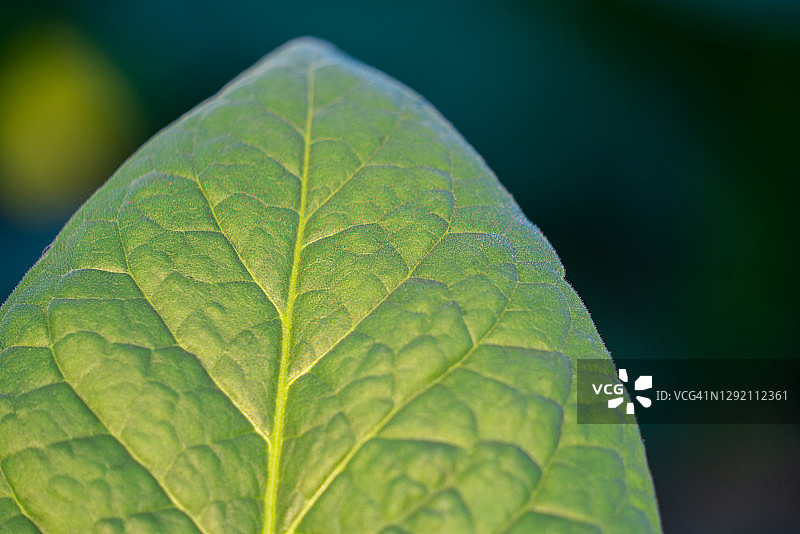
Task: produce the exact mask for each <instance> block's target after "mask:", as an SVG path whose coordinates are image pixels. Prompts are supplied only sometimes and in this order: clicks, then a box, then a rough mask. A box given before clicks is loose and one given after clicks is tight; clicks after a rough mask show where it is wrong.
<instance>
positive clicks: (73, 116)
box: [0, 0, 800, 533]
mask: <svg viewBox="0 0 800 534" xmlns="http://www.w3.org/2000/svg"><path fill="white" fill-rule="evenodd" d="M33 4H34V3H22V2H17V3H14V4H12V5H9V6H5V7H4V15H3V17H2V19H0V250H2V253H1V256H2V258H3V259H2V262H0V301H2V300H5V297H6V296H7V295H8V294H9V293H10V292H11V291H12V290H13V288H14V286H15V285H16V283H17V282H18V281H19V280H20V279H21V278H22V276H23V275H24V274H25V272H26V270H27V269H28V268H29V267H30V266H31V265H32V264H33V263H34V262H35V261H36V260H37V259H38V258H39V256H40V255H41V253H42V251H43V249H44V248H45V247H46V246H47V244H48V243H50V241H51V240H52V239H53V238H54V237H55V235H56V233H57V232H58V230H59V229H60V228H61V226H62V225H63V224H64V222H65V221H66V220H67V218H68V217H69V215H70V214H71V213H72V212H74V210H75V209H76V208H77V207H78V206H79V205H80V204H81V202H83V201H84V200H85V199H86V198H87V196H88V195H89V194H90V193H91V192H92V191H93V190H94V189H95V188H96V187H97V186H99V185H100V184H101V183H102V182H103V181H104V180H105V179H106V178H107V177H108V176H109V175H110V174H111V173H112V172H113V171H114V169H115V168H116V167H117V166H119V165H120V164H121V163H122V161H123V160H124V158H125V157H127V156H128V155H129V154H130V153H131V152H132V151H133V150H135V149H136V148H137V147H138V146H139V145H140V144H141V143H142V142H144V141H145V140H146V139H147V138H149V137H150V136H151V135H152V134H154V133H155V132H156V131H157V130H159V129H160V128H162V127H164V126H166V125H167V124H169V123H170V122H171V121H172V120H174V119H176V118H177V117H179V116H180V115H181V114H182V113H184V112H186V111H188V110H189V109H190V108H191V107H193V106H194V105H196V104H197V103H199V102H200V101H202V100H203V99H205V98H207V97H208V96H210V95H212V94H213V93H215V92H216V91H217V90H218V89H219V88H220V87H221V86H222V85H223V84H224V83H225V82H227V81H228V80H230V79H231V78H232V77H233V76H235V75H236V74H238V73H239V72H241V71H242V70H244V69H246V68H247V67H249V66H250V65H251V64H252V63H254V62H255V61H257V60H258V59H259V58H260V57H261V56H262V55H264V54H265V53H267V52H269V51H270V50H272V49H273V48H275V47H276V46H278V45H280V44H282V43H283V42H284V41H286V40H288V39H290V38H293V37H296V36H300V35H315V36H318V37H322V38H324V39H328V40H330V41H332V42H333V43H334V44H336V45H337V46H339V47H340V48H342V49H344V50H345V51H346V52H348V53H350V54H351V55H354V56H355V57H357V58H359V59H361V60H363V61H365V62H366V63H368V64H370V65H373V66H375V67H377V68H379V69H381V70H383V71H385V72H387V73H388V74H390V75H391V76H394V77H396V78H397V79H399V80H401V81H402V82H404V83H405V84H407V85H409V86H410V87H412V88H413V89H415V90H416V91H418V92H419V93H421V94H422V95H424V96H425V97H426V98H427V99H428V100H430V101H431V102H432V103H433V105H435V106H436V107H437V108H438V109H439V110H440V111H441V112H442V113H443V114H444V115H445V117H447V118H448V119H449V120H450V121H452V122H453V124H454V125H455V127H456V128H457V129H458V130H459V131H460V132H461V133H462V134H463V135H464V137H466V138H467V140H468V141H469V142H470V143H472V145H473V146H475V148H476V149H477V150H478V152H479V153H481V154H482V155H483V156H484V158H485V159H486V161H487V163H488V164H489V166H490V167H491V168H492V169H493V170H494V171H495V172H496V173H497V175H498V176H499V178H500V180H501V181H502V182H503V183H504V184H505V186H506V187H507V188H508V189H509V190H510V191H511V192H512V193H513V195H514V196H515V197H516V199H517V201H518V202H519V203H520V205H521V206H522V208H523V209H524V211H525V212H526V213H527V215H528V216H529V218H530V219H531V220H533V221H534V222H535V223H536V224H537V225H539V227H540V228H541V229H542V230H543V231H544V233H545V235H547V236H548V238H549V239H550V240H551V242H552V243H553V245H554V246H555V248H556V250H557V251H558V253H559V255H560V256H561V259H562V261H563V262H564V264H565V265H566V267H567V278H568V280H569V281H570V282H571V283H572V284H573V285H574V287H575V288H576V289H577V291H578V293H579V294H580V295H581V297H582V298H583V300H584V302H585V303H586V305H587V307H588V308H589V310H590V311H591V313H592V317H593V319H594V321H595V324H596V325H597V328H598V330H599V331H600V333H601V334H602V335H603V337H604V340H605V342H606V345H607V346H608V348H609V350H610V351H611V352H612V354H614V355H615V356H617V357H625V358H639V357H660V358H670V357H674V358H692V357H721V358H726V357H754V358H755V357H771V358H782V357H790V358H794V357H796V356H797V354H796V340H797V336H798V324H799V323H798V319H800V317H799V315H800V313H799V312H798V304H800V298H799V297H800V291H798V261H797V260H798V244H800V240H798V229H799V228H800V224H799V223H800V221H799V220H798V219H800V216H799V215H798V212H799V211H800V210H798V206H797V204H798V200H800V196H799V195H798V179H800V2H796V1H793V0H645V1H643V0H603V1H602V2H598V1H590V0H560V1H558V2H538V1H531V0H526V1H521V0H519V1H513V0H496V1H492V2H489V1H485V2H478V1H474V0H473V1H467V0H451V1H440V2H431V1H430V0H428V1H423V0H406V1H404V2H393V1H392V2H371V1H369V2H368V1H362V2H353V3H349V4H343V3H342V2H318V1H313V0H310V1H306V2H303V3H295V2H283V5H266V4H265V3H258V4H255V3H253V4H251V3H248V2H243V1H237V0H231V1H229V2H225V3H222V2H212V1H208V0H194V1H192V2H189V1H180V2H173V3H167V2H162V1H156V0H140V1H139V2H108V3H99V2H88V1H72V2H64V3H59V2H49V3H47V2H45V3H42V2H38V3H36V5H35V6H34V5H33ZM642 433H643V436H644V438H645V444H646V446H647V451H648V457H649V460H650V464H651V468H652V473H653V477H654V480H655V486H656V492H657V494H658V497H659V502H660V507H661V513H662V519H663V524H664V528H665V531H666V532H668V533H672V532H677V533H694V532H698V533H699V532H703V533H706V532H726V533H739V532H741V533H745V532H746V533H750V532H761V533H771V532H781V533H783V532H790V531H795V532H797V531H800V512H798V509H797V503H798V502H800V501H799V499H800V429H798V428H797V427H795V426H790V425H775V426H767V425H749V426H744V425H742V426H735V425H710V426H703V425H683V426H679V425H661V426H658V425H650V426H644V427H643V428H642Z"/></svg>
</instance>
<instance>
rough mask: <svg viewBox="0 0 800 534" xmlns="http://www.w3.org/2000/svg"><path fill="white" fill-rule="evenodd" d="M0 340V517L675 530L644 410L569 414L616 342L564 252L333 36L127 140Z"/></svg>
mask: <svg viewBox="0 0 800 534" xmlns="http://www.w3.org/2000/svg"><path fill="white" fill-rule="evenodd" d="M453 90H457V88H453ZM487 127H492V125H487ZM0 350H2V356H0V472H1V473H2V476H0V532H15V533H16V532H26V531H31V532H35V531H37V530H38V531H41V532H48V533H50V532H52V533H62V532H64V533H84V532H93V533H122V532H131V533H132V532H153V533H156V532H170V533H172V532H174V533H183V532H186V533H189V532H192V533H196V532H205V533H258V532H266V533H273V532H295V533H329V532H330V533H334V532H345V533H356V532H357V533H369V532H375V533H378V532H380V533H383V534H390V533H391V534H401V533H412V532H420V533H430V532H442V533H445V532H457V533H472V532H474V533H501V532H513V533H522V532H544V531H547V532H570V533H572V532H580V533H582V532H625V533H628V532H654V531H659V530H660V525H659V519H658V512H657V509H656V504H655V498H654V494H653V488H652V484H651V480H650V476H649V473H648V469H647V465H646V460H645V455H644V449H643V446H642V442H641V439H640V437H639V434H638V429H637V428H636V426H635V425H578V424H577V423H576V413H575V412H576V410H575V403H576V396H575V385H574V380H573V369H574V368H575V362H576V359H577V358H608V353H607V352H606V350H605V348H604V347H603V344H602V342H601V340H600V338H599V337H598V335H597V333H596V331H595V329H594V326H593V325H592V322H591V320H590V319H589V315H588V313H587V312H586V310H585V309H584V307H583V305H582V304H581V301H580V300H579V298H578V296H577V295H576V294H575V292H574V291H573V290H572V288H571V287H570V286H569V285H568V284H567V282H565V281H564V271H563V268H562V266H561V264H560V262H559V260H558V258H557V256H556V254H555V252H554V251H553V249H552V247H551V246H550V245H549V243H548V242H547V240H546V239H545V238H544V236H543V235H542V234H541V233H540V232H539V230H538V229H537V228H536V227H534V226H533V225H532V224H531V223H530V222H528V220H527V219H526V218H525V216H524V215H523V214H522V213H521V211H520V209H519V208H518V207H517V205H516V204H515V203H514V201H513V199H512V198H511V197H510V195H509V194H508V193H507V192H506V191H505V190H504V189H503V188H502V186H501V185H500V184H499V183H498V182H497V180H496V178H495V177H494V175H493V174H492V173H491V171H490V170H489V169H488V168H487V167H486V165H485V164H484V162H483V161H482V160H481V158H480V157H479V156H478V155H477V154H475V152H474V151H473V150H472V148H471V147H469V145H467V144H466V142H465V141H464V140H463V139H462V138H461V137H460V136H459V135H458V134H457V133H456V132H455V131H454V130H453V128H452V127H451V126H450V125H449V124H448V123H447V122H446V121H445V120H444V119H443V118H442V117H441V116H440V115H439V114H438V113H437V112H436V111H435V110H434V109H433V108H431V106H430V105H428V104H427V103H426V102H425V101H424V100H422V99H421V98H420V97H419V96H417V95H416V94H414V93H413V92H411V91H410V90H409V89H407V88H405V87H403V86H401V85H400V84H398V83H397V82H395V81H393V80H391V79H389V78H387V77H386V76H384V75H383V74H381V73H379V72H376V71H374V70H372V69H369V68H367V67H365V66H363V65H361V64H360V63H358V62H356V61H354V60H352V59H349V58H347V57H345V56H343V55H342V54H341V53H339V52H338V51H336V50H335V49H333V48H332V47H330V46H329V45H327V44H325V43H321V42H319V41H314V40H310V39H302V40H298V41H293V42H292V43H290V44H288V45H286V46H284V47H283V48H281V49H280V50H279V51H276V52H274V53H273V54H271V55H270V56H268V57H267V58H266V59H264V60H263V61H262V62H260V63H259V64H258V65H256V66H255V67H253V68H252V69H250V70H249V71H247V72H246V73H244V74H243V75H242V76H240V77H239V78H237V79H236V80H235V81H233V82H232V83H231V84H230V85H228V86H227V87H225V88H224V89H223V90H222V92H221V93H220V94H218V95H217V96H215V97H214V98H212V99H211V100H209V101H207V102H205V103H204V104H202V105H201V106H199V107H198V108H196V109H195V110H194V111H192V112H190V113H188V114H187V115H185V116H184V117H182V118H181V119H179V120H178V121H177V122H176V123H174V124H173V125H171V126H170V127H168V128H167V129H165V130H164V131H162V132H161V133H159V134H158V135H157V136H156V137H154V138H153V139H152V140H151V141H149V142H148V143H147V144H146V145H144V146H143V147H142V148H141V149H140V150H139V151H138V152H137V153H136V154H134V155H133V156H132V157H131V158H130V159H129V160H128V161H127V162H126V163H125V164H124V165H123V166H122V167H121V168H120V169H119V171H117V173H116V174H115V175H114V176H113V177H112V178H111V179H110V180H109V181H108V182H107V183H106V184H105V185H104V186H103V187H102V188H101V189H100V190H99V191H98V192H97V193H96V194H95V195H94V196H93V197H92V198H91V199H90V200H89V201H88V202H87V203H86V204H85V205H84V206H83V207H82V208H81V209H80V210H79V211H78V212H77V213H76V214H75V216H74V217H73V218H72V220H71V221H70V222H69V223H68V224H67V225H66V227H65V228H64V230H63V231H62V232H61V234H60V235H59V236H58V238H57V239H56V240H55V242H54V243H53V245H52V247H51V248H50V249H49V250H48V251H47V252H46V254H45V255H44V257H43V258H42V259H41V260H40V261H39V262H38V263H37V264H36V265H35V266H34V267H33V269H31V271H30V272H29V273H28V274H27V275H26V276H25V278H24V279H23V280H22V282H21V283H20V285H19V287H18V288H17V289H16V290H15V292H14V293H13V294H12V295H11V297H10V298H9V299H8V301H7V302H6V303H5V304H4V305H3V307H2V309H0Z"/></svg>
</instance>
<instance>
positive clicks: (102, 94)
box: [0, 25, 141, 225]
mask: <svg viewBox="0 0 800 534" xmlns="http://www.w3.org/2000/svg"><path fill="white" fill-rule="evenodd" d="M138 108H139V106H138V102H137V99H136V97H135V95H134V93H133V91H132V90H131V88H130V86H129V85H128V83H127V82H126V80H125V79H124V77H123V75H122V74H121V73H120V72H119V70H118V69H117V68H116V66H115V65H114V64H113V62H111V61H110V60H109V59H108V58H107V57H105V56H104V55H103V54H102V53H101V52H100V51H99V50H98V49H97V48H95V47H94V46H93V45H92V44H91V43H89V42H88V41H87V40H86V39H84V38H83V37H82V36H80V35H79V34H78V33H77V32H76V31H75V30H74V29H72V28H69V27H67V26H63V25H49V26H41V27H37V28H35V29H32V30H30V31H28V32H27V33H24V34H22V35H21V36H20V37H19V38H17V39H16V40H15V41H14V42H13V43H10V44H9V46H8V47H7V49H6V53H5V54H4V57H3V58H0V209H2V210H3V212H4V215H5V216H7V217H11V218H13V219H15V220H16V221H17V222H18V223H23V224H28V225H30V224H37V223H39V224H42V223H44V224H46V223H48V222H51V221H52V220H54V219H57V218H60V217H63V216H64V215H65V214H66V213H67V212H69V211H71V210H73V209H74V208H75V206H76V204H77V203H79V202H80V201H81V200H82V199H84V198H85V197H86V196H88V194H89V193H90V192H91V190H93V189H94V188H95V187H96V186H97V185H99V184H100V183H101V182H102V181H103V180H105V179H106V178H107V177H108V176H109V175H110V173H111V172H113V170H114V168H115V167H116V166H118V165H119V163H121V162H122V160H123V159H124V157H125V156H126V155H127V153H128V152H129V151H130V150H131V148H133V147H132V146H131V144H132V143H133V142H135V141H136V140H137V139H138V135H137V134H138V132H139V130H140V128H141V121H140V114H139V112H138V111H139V110H138Z"/></svg>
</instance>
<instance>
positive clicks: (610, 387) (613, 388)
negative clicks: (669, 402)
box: [592, 369, 653, 414]
mask: <svg viewBox="0 0 800 534" xmlns="http://www.w3.org/2000/svg"><path fill="white" fill-rule="evenodd" d="M619 379H620V380H621V381H623V382H626V383H627V382H628V371H627V370H626V369H620V370H619ZM652 387H653V377H652V376H650V375H642V376H640V377H639V378H637V379H636V382H634V383H633V389H634V390H636V391H643V390H645V389H650V388H652ZM592 389H593V390H594V394H595V395H599V394H600V392H601V391H602V392H603V393H605V394H606V395H617V396H616V397H615V398H613V399H610V400H609V401H608V407H609V408H611V409H614V408H616V407H617V406H619V405H620V404H622V402H623V400H624V399H623V397H622V394H623V393H624V392H625V389H624V388H623V387H622V384H592ZM636 400H637V401H639V404H641V405H642V406H644V407H645V408H649V407H650V405H651V404H653V401H651V400H650V399H649V398H647V397H642V396H639V395H637V396H636ZM625 413H627V414H632V413H633V403H632V402H629V403H627V405H626V406H625Z"/></svg>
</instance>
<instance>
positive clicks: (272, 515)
mask: <svg viewBox="0 0 800 534" xmlns="http://www.w3.org/2000/svg"><path fill="white" fill-rule="evenodd" d="M306 86H307V92H306V100H307V105H308V109H307V112H306V130H305V135H304V141H303V142H304V148H303V169H302V173H301V175H300V210H299V212H298V216H297V240H296V241H295V245H294V257H293V260H292V272H291V275H290V278H289V292H288V294H287V299H286V313H285V314H284V316H283V318H282V319H283V321H282V330H281V354H280V366H279V369H278V385H277V389H276V394H275V413H274V419H273V423H272V436H271V437H272V440H271V441H272V451H270V454H269V463H268V466H267V489H266V494H265V497H264V530H263V532H264V534H274V533H276V532H277V527H278V525H277V521H278V517H277V516H278V510H277V506H278V477H279V471H280V463H281V448H282V447H283V426H284V421H285V418H286V417H285V415H286V413H285V412H286V400H287V397H288V394H289V376H288V370H289V354H290V350H291V331H292V314H293V312H294V303H295V299H296V297H297V279H298V271H299V267H300V255H301V253H302V250H303V234H304V232H305V226H306V221H305V212H306V194H307V193H306V189H307V183H308V160H309V157H310V155H311V120H312V118H313V116H314V65H313V58H309V63H308V67H307V70H306Z"/></svg>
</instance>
